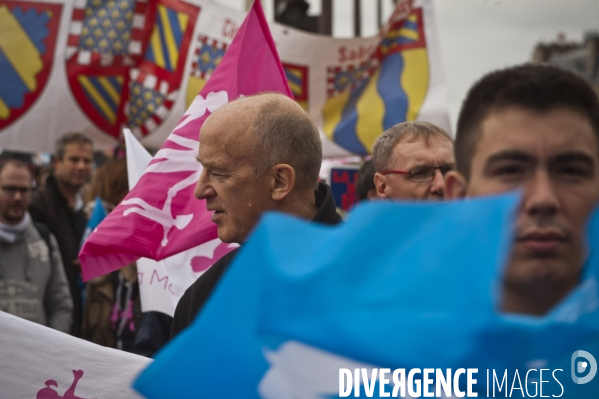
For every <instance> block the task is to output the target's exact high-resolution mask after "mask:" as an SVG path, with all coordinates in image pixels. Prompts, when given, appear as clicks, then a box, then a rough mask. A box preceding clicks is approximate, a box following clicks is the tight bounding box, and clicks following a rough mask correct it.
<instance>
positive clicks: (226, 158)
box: [0, 65, 599, 356]
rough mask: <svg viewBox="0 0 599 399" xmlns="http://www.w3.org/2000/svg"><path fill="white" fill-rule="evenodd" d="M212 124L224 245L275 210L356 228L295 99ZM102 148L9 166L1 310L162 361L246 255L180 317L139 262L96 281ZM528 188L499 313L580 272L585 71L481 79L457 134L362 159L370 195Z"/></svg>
mask: <svg viewBox="0 0 599 399" xmlns="http://www.w3.org/2000/svg"><path fill="white" fill-rule="evenodd" d="M198 133H199V140H200V146H199V152H198V156H197V159H198V161H199V162H200V163H201V167H202V172H201V175H200V178H199V181H198V182H197V185H196V188H195V196H196V197H197V198H198V199H200V200H205V201H206V207H207V209H208V210H209V211H212V212H213V213H212V216H211V219H212V222H213V223H215V224H216V226H217V231H218V237H219V238H220V239H221V240H222V241H223V242H226V243H239V244H241V245H243V243H244V242H245V241H246V240H247V239H248V237H249V236H250V234H251V232H252V230H253V228H254V227H255V226H256V224H257V223H258V221H259V220H260V217H261V215H262V214H263V213H265V212H268V211H279V212H284V213H288V214H291V215H294V216H296V217H299V218H302V219H305V220H310V221H312V222H314V223H323V224H328V225H334V224H338V223H342V219H341V217H340V216H339V215H338V213H337V211H336V206H335V202H334V200H333V196H332V193H331V189H330V187H328V186H327V185H326V184H325V183H323V182H320V181H319V178H318V176H319V170H320V166H321V160H322V144H321V141H320V136H319V132H318V129H317V127H316V126H315V124H314V123H313V121H312V120H311V118H310V117H309V116H308V115H307V114H306V113H305V112H304V110H303V109H302V108H301V107H300V106H299V105H298V104H297V103H295V102H294V101H293V100H291V99H290V98H288V97H286V96H284V95H280V94H275V93H263V94H257V95H254V96H248V97H244V98H240V99H238V100H235V101H232V102H230V103H228V104H227V105H225V106H223V107H221V108H219V109H218V110H216V111H215V112H213V113H212V114H211V115H210V116H209V117H208V118H207V119H206V121H205V122H204V124H203V126H202V128H201V131H200V132H198ZM92 154H93V144H92V142H91V141H90V140H89V139H87V138H86V137H85V136H84V135H82V134H79V133H71V134H67V135H65V136H64V137H63V138H62V139H61V140H59V142H58V143H57V146H56V153H55V158H54V163H53V171H52V173H51V174H50V176H49V177H48V178H47V180H46V182H45V185H44V186H43V187H38V188H36V189H35V190H33V185H32V181H33V178H32V175H31V173H30V171H29V169H28V167H27V165H26V164H24V163H22V162H21V161H17V160H8V161H5V162H3V163H2V164H1V165H0V254H1V256H0V310H2V311H6V312H9V313H13V314H15V315H17V316H20V317H24V318H26V319H29V320H32V321H35V322H37V323H40V324H44V325H47V326H49V327H52V328H55V329H57V330H60V331H63V332H68V333H70V334H72V335H74V336H77V337H82V338H85V339H88V340H91V341H92V342H96V343H99V344H102V345H106V346H111V347H116V348H120V349H123V350H128V351H133V352H136V353H139V354H142V355H145V356H152V355H153V354H154V353H155V352H156V350H158V349H159V348H160V347H161V346H162V345H164V344H165V343H166V342H168V340H169V339H170V338H172V337H174V336H175V335H177V334H178V333H180V332H181V331H182V330H183V329H185V328H186V327H187V326H189V325H190V323H191V322H192V321H193V320H194V318H195V317H196V316H197V315H198V313H200V312H201V311H202V308H203V306H204V304H205V303H206V301H207V300H208V298H209V297H210V295H211V293H212V292H213V290H214V288H215V287H216V286H217V284H218V282H219V280H220V278H221V277H222V275H223V273H224V272H225V270H226V269H227V267H228V265H229V264H230V263H231V261H232V260H233V259H234V258H235V256H236V254H237V253H238V251H237V250H233V251H232V252H230V253H228V254H227V255H225V256H224V257H223V258H221V259H220V260H218V261H217V262H216V263H215V264H214V265H213V266H212V267H211V268H210V269H208V271H207V272H206V273H204V274H203V275H201V276H200V278H198V280H196V281H195V282H194V283H193V284H192V285H191V286H190V288H189V289H188V290H187V291H186V292H185V294H184V295H183V297H182V298H181V300H180V302H179V304H178V306H177V308H176V311H175V315H174V318H171V317H168V316H166V315H162V314H158V313H155V312H149V313H145V314H143V315H142V314H141V311H140V306H139V287H138V286H137V272H136V269H135V265H134V264H133V265H129V266H127V267H125V268H123V269H121V270H120V271H118V272H115V273H112V274H110V275H107V276H102V277H99V278H97V279H95V280H92V281H90V282H88V283H87V284H84V283H83V282H82V281H81V270H80V264H79V262H78V260H77V254H78V251H79V247H80V245H81V241H82V239H83V236H84V230H85V227H86V220H87V218H88V217H89V211H90V209H89V206H88V209H87V210H88V212H87V214H86V205H85V204H86V201H84V199H83V197H82V195H81V189H82V187H83V186H84V185H85V184H86V182H88V180H89V179H90V174H91V172H92ZM517 189H519V190H520V191H521V193H522V194H521V195H522V199H521V204H520V206H519V208H518V213H517V216H516V218H515V222H514V223H515V225H514V237H515V238H514V242H513V245H512V249H511V254H510V256H509V261H508V264H507V265H506V267H505V271H504V276H503V283H502V296H501V298H502V302H501V309H500V310H501V311H502V312H507V313H518V314H528V315H536V316H541V315H544V314H546V313H547V312H549V311H550V310H551V309H552V308H553V307H555V306H556V304H558V303H559V302H560V301H561V300H563V299H564V298H565V297H566V296H567V295H568V294H569V293H570V292H571V291H572V290H573V289H574V288H575V287H576V286H577V284H578V283H579V281H580V276H581V272H582V270H583V268H584V264H585V261H586V258H587V255H588V248H587V247H586V245H585V242H586V241H585V234H586V226H587V222H588V219H589V216H590V215H591V213H592V212H593V210H594V209H595V207H596V206H597V205H598V204H599V97H598V95H597V93H595V92H594V91H593V89H592V88H591V87H590V86H589V84H588V83H586V82H585V81H584V80H583V79H582V78H580V77H578V76H576V75H574V74H572V73H570V72H567V71H564V70H561V69H558V68H555V67H550V66H542V65H522V66H516V67H511V68H508V69H504V70H499V71H495V72H492V73H490V74H488V75H486V76H484V77H482V78H481V79H480V80H479V81H478V82H476V83H475V84H474V86H473V87H472V88H471V89H470V91H469V92H468V94H467V96H466V98H465V100H464V102H463V105H462V109H461V111H460V114H459V119H458V122H457V129H456V134H455V140H454V139H453V138H452V136H451V135H450V134H448V133H447V132H446V131H445V130H443V129H442V128H440V127H438V126H435V125H433V124H431V123H428V122H426V121H418V122H404V123H400V124H398V125H395V126H393V127H391V128H390V129H388V130H387V131H385V132H384V133H383V134H382V135H381V136H380V137H379V138H378V139H377V141H376V143H375V144H374V147H373V149H372V159H370V160H368V161H366V162H364V164H363V165H362V167H361V169H360V171H359V181H358V186H357V189H356V192H357V194H358V196H359V198H360V200H361V201H365V200H399V201H439V200H456V199H461V198H468V197H477V196H486V195H494V194H499V193H503V192H508V191H511V190H517ZM127 191H128V190H127V177H126V164H125V161H124V160H122V159H121V160H112V161H110V162H108V163H107V164H106V165H104V166H102V167H101V168H99V169H98V170H97V171H96V173H95V176H94V179H93V181H92V183H91V186H90V188H89V189H88V193H87V198H86V200H87V202H88V203H90V202H93V201H94V200H95V198H97V197H99V198H100V200H101V201H102V206H104V208H105V209H106V211H107V212H109V211H110V210H111V209H112V208H113V207H114V206H115V205H116V204H118V203H119V202H120V201H121V200H122V199H123V198H124V197H125V195H126V194H127ZM96 203H97V202H96ZM96 206H97V205H96ZM481 223H484V220H481ZM398 228H406V226H398ZM365 234H367V232H365ZM456 234H459V232H456ZM433 248H434V247H433ZM415 266H417V265H415ZM430 278H431V279H434V278H435V276H430ZM230 294H231V295H232V296H234V295H235V293H234V292H232V293H230Z"/></svg>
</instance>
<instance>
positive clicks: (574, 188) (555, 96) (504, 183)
mask: <svg viewBox="0 0 599 399" xmlns="http://www.w3.org/2000/svg"><path fill="white" fill-rule="evenodd" d="M598 137H599V101H598V98H597V95H596V94H595V93H594V92H593V90H592V89H591V87H590V86H589V85H588V84H587V83H586V82H585V81H584V80H582V79H581V78H579V77H577V76H575V75H574V74H572V73H570V72H566V71H563V70H560V69H557V68H554V67H549V66H532V65H525V66H518V67H514V68H509V69H506V70H503V71H498V72H494V73H491V74H489V75H487V76H485V77H483V78H482V79H481V80H480V81H479V82H477V83H476V84H475V85H474V86H473V87H472V88H471V89H470V92H469V93H468V95H467V97H466V100H465V101H464V104H463V106H462V110H461V112H460V116H459V120H458V127H457V135H456V141H455V153H456V160H457V169H458V172H459V173H457V172H451V173H449V174H448V176H447V177H446V184H447V193H448V197H449V198H459V197H463V196H468V197H471V196H480V195H491V194H497V193H501V192H505V191H509V190H514V189H517V188H521V189H522V195H523V198H522V203H521V205H520V209H519V211H518V215H517V220H516V226H515V242H514V244H513V248H512V253H511V257H510V260H509V263H508V265H507V268H506V270H505V273H504V276H503V296H502V308H503V311H505V312H509V313H525V314H533V315H543V314H545V313H547V312H548V311H549V310H550V309H551V308H553V307H554V306H555V305H556V304H557V303H558V302H560V301H561V300H562V299H563V298H564V297H565V296H566V295H568V293H569V292H571V291H572V289H573V288H574V287H575V286H576V285H577V284H578V282H579V279H580V274H581V271H582V268H583V264H584V263H585V260H586V256H587V250H586V248H585V244H584V236H585V228H586V225H587V220H588V218H589V215H590V214H591V212H592V211H593V209H594V208H595V206H596V205H597V203H598V201H599V138H598Z"/></svg>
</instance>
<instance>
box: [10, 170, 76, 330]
mask: <svg viewBox="0 0 599 399" xmlns="http://www.w3.org/2000/svg"><path fill="white" fill-rule="evenodd" d="M32 182H33V179H32V176H31V173H30V172H29V169H28V168H27V165H25V164H24V163H23V162H21V161H18V160H14V159H11V160H7V161H5V162H4V163H2V164H0V311H3V312H7V313H11V314H13V315H15V316H18V317H22V318H24V319H27V320H30V321H33V322H36V323H39V324H42V325H45V326H48V327H51V328H54V329H56V330H59V331H62V332H65V333H68V332H69V331H70V329H71V321H72V316H71V315H72V312H73V301H72V299H71V294H70V292H69V285H68V283H67V279H66V276H65V273H64V270H63V267H62V260H61V257H60V253H59V251H58V246H57V243H56V239H55V238H54V236H52V235H51V234H50V232H49V230H48V229H47V228H46V227H45V226H43V225H38V224H35V223H33V222H32V221H31V217H30V216H29V213H27V207H28V206H29V202H30V200H31V185H32Z"/></svg>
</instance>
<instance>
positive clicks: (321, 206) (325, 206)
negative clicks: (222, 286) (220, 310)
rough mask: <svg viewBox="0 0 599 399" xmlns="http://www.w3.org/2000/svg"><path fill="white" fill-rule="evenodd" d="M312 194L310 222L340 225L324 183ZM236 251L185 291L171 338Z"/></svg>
mask: <svg viewBox="0 0 599 399" xmlns="http://www.w3.org/2000/svg"><path fill="white" fill-rule="evenodd" d="M314 194H315V196H316V206H317V207H318V211H317V212H316V215H314V218H313V219H312V221H313V222H318V223H323V224H329V225H335V224H337V223H340V222H341V221H342V219H341V216H339V214H337V208H336V205H335V200H334V199H333V194H332V193H331V188H330V187H329V186H327V185H326V184H324V183H319V185H318V190H316V191H315V193H314ZM238 250H239V248H237V249H235V250H233V251H231V252H229V253H228V254H226V255H225V256H223V257H222V258H220V259H219V260H218V261H217V262H216V263H215V264H214V265H212V267H210V269H208V270H207V271H206V273H204V274H202V275H201V276H200V278H198V279H197V280H196V281H195V282H194V283H193V284H192V285H191V286H190V287H189V288H188V289H187V291H185V294H183V296H182V297H181V300H179V303H178V304H177V309H176V310H175V317H174V318H173V327H172V329H171V338H173V337H174V336H175V335H177V334H178V333H179V332H180V331H181V330H183V329H184V328H186V327H187V326H189V325H190V324H191V322H192V321H193V319H194V318H195V317H196V315H197V314H198V313H199V312H200V310H201V309H202V307H203V306H204V303H206V300H207V299H208V297H209V296H210V294H212V291H213V290H214V287H216V284H217V283H218V281H219V280H220V278H221V277H222V275H223V273H224V272H225V270H227V267H228V266H229V264H230V263H231V261H232V260H233V258H235V255H236V254H237V252H238Z"/></svg>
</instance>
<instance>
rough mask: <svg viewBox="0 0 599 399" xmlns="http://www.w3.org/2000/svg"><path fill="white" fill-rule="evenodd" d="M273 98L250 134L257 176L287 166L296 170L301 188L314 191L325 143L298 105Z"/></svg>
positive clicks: (267, 103)
mask: <svg viewBox="0 0 599 399" xmlns="http://www.w3.org/2000/svg"><path fill="white" fill-rule="evenodd" d="M290 105H291V106H295V105H294V104H288V103H286V102H285V101H283V99H281V98H277V97H276V96H273V97H272V98H269V99H268V100H266V101H265V103H264V104H263V105H262V106H261V107H260V110H259V111H258V113H257V115H256V117H255V118H254V120H253V122H252V125H251V128H250V131H251V134H252V138H253V141H254V152H253V155H254V159H253V167H254V173H255V174H256V175H258V176H260V175H262V174H264V173H266V172H267V171H268V169H270V168H272V167H273V166H275V165H276V164H280V163H284V164H287V165H289V166H291V167H292V168H293V170H294V171H295V176H296V182H295V185H296V187H297V188H298V189H300V190H302V189H315V188H316V187H317V186H318V174H319V172H320V164H321V162H322V142H321V141H320V134H319V133H318V129H317V128H316V125H315V124H314V122H313V121H312V120H311V119H310V117H309V116H308V115H307V114H306V113H305V112H304V111H303V110H302V109H301V108H299V106H298V109H297V110H294V109H290Z"/></svg>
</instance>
